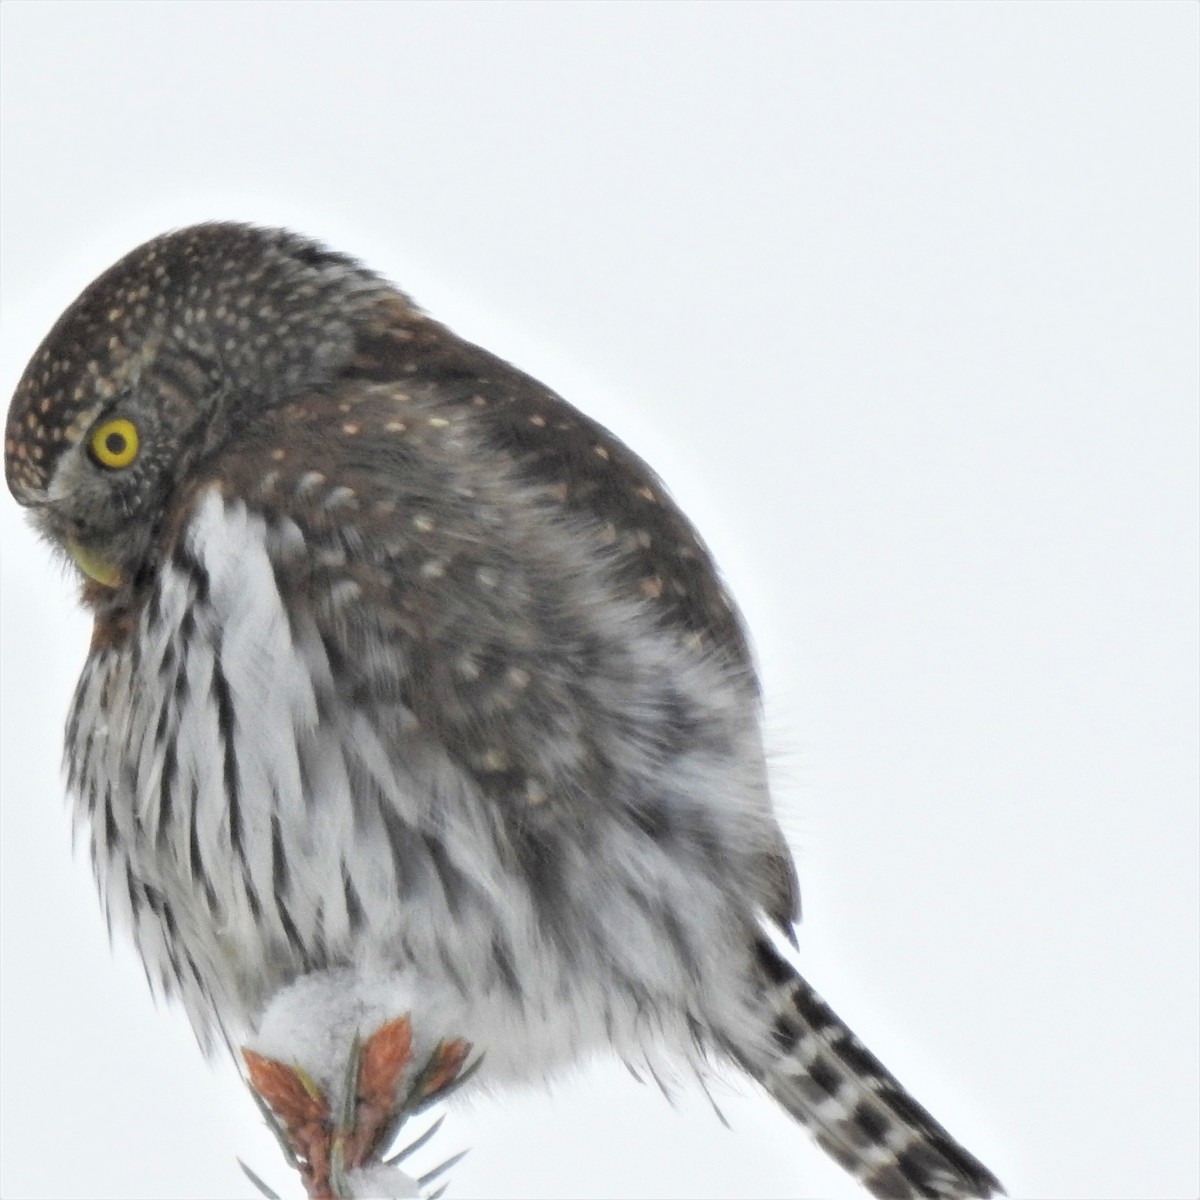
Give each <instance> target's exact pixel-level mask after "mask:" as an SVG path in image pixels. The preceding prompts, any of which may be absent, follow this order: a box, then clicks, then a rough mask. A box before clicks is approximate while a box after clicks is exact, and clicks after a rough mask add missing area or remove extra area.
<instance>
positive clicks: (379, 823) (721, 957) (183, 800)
mask: <svg viewBox="0 0 1200 1200" xmlns="http://www.w3.org/2000/svg"><path fill="white" fill-rule="evenodd" d="M5 466H6V472H7V478H8V485H9V487H10V489H11V490H12V493H13V495H14V496H15V497H16V499H17V500H18V501H19V502H20V503H21V504H22V505H25V506H26V507H28V508H29V510H30V514H31V517H32V520H33V522H34V524H35V525H36V527H37V529H38V530H39V531H40V532H41V533H42V534H44V535H45V536H46V537H47V538H48V539H49V540H50V541H51V542H52V543H54V544H55V545H56V546H58V547H61V548H62V550H64V551H65V552H66V553H67V554H68V555H69V556H70V558H71V559H72V560H73V561H74V562H75V563H76V564H77V565H78V567H79V569H80V571H81V572H82V574H83V576H84V577H85V578H84V581H83V601H84V603H85V604H86V605H87V606H88V607H89V608H90V609H91V610H92V612H93V614H94V617H95V632H94V634H93V638H92V644H91V649H90V652H89V654H88V657H87V661H86V663H85V664H84V668H83V675H82V678H81V679H80V682H79V686H78V690H77V692H76V695H75V699H74V703H73V705H72V708H71V712H70V718H69V721H68V726H67V732H66V754H67V763H68V768H69V787H70V791H71V793H72V796H73V797H74V801H75V803H76V805H77V806H78V810H79V814H80V816H81V818H82V819H83V820H84V821H85V823H86V824H87V826H88V827H89V828H90V832H91V838H92V854H93V859H94V864H95V870H96V874H97V877H98V880H99V885H100V889H101V893H102V895H103V897H104V901H105V905H106V908H107V910H108V913H109V916H110V920H115V921H116V922H117V923H119V924H120V925H122V926H125V927H127V928H128V929H129V930H130V931H131V933H132V935H133V938H134V941H135V942H136V944H137V947H138V950H139V951H140V953H141V956H142V958H143V960H144V962H145V965H146V968H147V972H148V974H149V975H150V977H151V978H152V980H153V981H154V982H155V983H156V984H158V985H160V986H161V987H162V988H163V989H164V990H165V991H167V992H168V993H171V994H174V995H176V996H178V997H179V998H180V999H181V1000H182V1002H183V1004H184V1006H185V1007H186V1009H187V1011H188V1014H189V1016H190V1017H191V1020H192V1022H193V1024H194V1026H195V1028H196V1030H197V1033H198V1035H199V1036H200V1038H201V1040H202V1041H203V1042H204V1043H205V1044H211V1043H212V1042H213V1041H214V1039H218V1040H225V1041H226V1042H230V1043H231V1044H236V1042H237V1040H238V1039H241V1038H244V1037H245V1036H247V1035H248V1034H250V1033H253V1031H254V1029H255V1027H256V1024H257V1022H258V1021H259V1019H260V1018H261V1015H262V1013H263V1010H264V1007H265V1005H266V1004H267V1003H268V1001H269V1000H270V998H271V997H272V996H273V995H274V994H276V993H277V992H278V991H279V990H280V989H281V988H283V987H285V986H287V985H289V984H290V983H292V982H293V981H295V980H296V979H298V978H299V977H301V976H303V975H305V974H307V973H310V972H317V971H322V970H328V969H332V968H355V967H362V966H364V965H374V966H382V967H384V968H386V969H389V970H394V971H402V972H405V974H406V977H407V978H408V979H409V980H410V981H411V987H412V995H413V996H415V997H416V1000H415V1009H414V1012H413V1021H414V1025H419V1024H420V1022H421V1020H422V1015H421V998H422V996H423V995H425V994H428V995H429V996H434V995H444V994H446V993H447V991H451V992H453V994H454V995H456V996H457V997H458V998H459V1002H460V1010H461V1013H462V1020H463V1023H464V1025H465V1028H464V1029H463V1030H462V1031H461V1032H462V1033H463V1034H464V1036H467V1037H469V1038H471V1040H472V1041H475V1042H476V1043H477V1045H479V1047H480V1048H481V1049H483V1050H484V1051H485V1052H486V1053H487V1054H488V1056H489V1066H491V1067H492V1069H493V1070H495V1071H497V1072H499V1073H501V1074H504V1073H505V1072H507V1073H509V1074H519V1073H520V1072H521V1071H522V1070H525V1071H528V1072H531V1073H537V1072H543V1071H545V1070H546V1069H547V1068H548V1067H549V1066H550V1065H553V1063H554V1062H557V1061H566V1060H570V1059H572V1058H574V1057H577V1056H579V1055H580V1054H582V1053H584V1052H585V1051H587V1050H590V1049H591V1048H593V1047H595V1046H598V1045H612V1046H613V1047H615V1049H616V1050H617V1052H618V1053H620V1054H622V1055H625V1056H626V1057H627V1058H630V1059H632V1058H636V1057H638V1056H639V1055H640V1054H641V1053H643V1051H644V1050H646V1049H647V1048H649V1047H650V1046H662V1047H665V1048H666V1049H667V1051H668V1052H672V1053H675V1054H678V1055H680V1056H682V1057H683V1058H684V1059H685V1060H699V1059H701V1058H708V1057H715V1058H717V1059H721V1060H725V1061H728V1062H731V1063H733V1064H736V1066H737V1067H739V1068H741V1069H742V1070H744V1071H745V1072H747V1073H749V1074H750V1075H751V1076H752V1077H753V1078H754V1079H756V1080H758V1081H759V1082H760V1083H761V1084H762V1085H763V1087H765V1088H766V1089H767V1090H768V1091H769V1092H770V1093H771V1095H773V1096H774V1097H775V1098H776V1099H777V1100H778V1101H779V1103H780V1104H782V1105H783V1106H784V1108H786V1109H787V1111H788V1112H790V1113H791V1114H792V1115H793V1116H794V1117H795V1118H796V1119H797V1120H798V1121H799V1122H800V1123H801V1124H802V1125H803V1126H804V1127H805V1128H806V1129H807V1130H808V1131H809V1133H810V1134H811V1135H812V1136H813V1137H814V1138H815V1139H816V1141H817V1142H818V1143H819V1144H820V1145H821V1146H822V1147H823V1148H824V1149H825V1150H826V1151H827V1152H828V1153H829V1154H830V1155H832V1156H833V1157H834V1158H835V1159H836V1160H837V1162H838V1163H840V1164H841V1165H842V1166H843V1167H844V1168H845V1169H846V1170H847V1171H848V1172H850V1174H852V1175H853V1176H854V1177H855V1178H856V1179H857V1180H859V1181H860V1183H861V1184H862V1186H863V1187H864V1188H865V1189H866V1190H867V1191H868V1192H870V1193H871V1194H873V1195H875V1196H886V1197H985V1196H990V1195H993V1194H995V1193H996V1192H997V1191H998V1190H999V1184H998V1182H997V1180H996V1179H995V1177H994V1176H993V1175H992V1174H991V1173H990V1172H989V1171H988V1170H987V1169H986V1168H985V1167H984V1166H983V1165H982V1164H981V1163H980V1162H979V1161H978V1160H977V1159H975V1158H974V1157H973V1156H972V1155H971V1154H969V1153H967V1151H966V1150H964V1149H963V1148H962V1147H961V1146H959V1145H958V1144H957V1143H956V1142H955V1141H954V1139H953V1138H952V1137H951V1136H950V1135H949V1134H948V1133H947V1132H946V1131H945V1130H944V1129H943V1128H942V1127H941V1126H940V1125H939V1124H938V1123H937V1122H936V1121H935V1120H934V1119H933V1118H932V1117H931V1116H930V1115H929V1114H928V1113H927V1112H926V1111H925V1110H924V1109H923V1108H922V1107H921V1106H920V1105H918V1104H917V1103H916V1102H915V1101H913V1100H912V1099H911V1098H910V1097H909V1096H908V1094H907V1093H906V1092H905V1091H904V1089H903V1088H902V1087H901V1086H900V1084H899V1083H897V1082H896V1080H895V1079H894V1078H893V1077H892V1076H891V1075H890V1074H889V1073H888V1072H887V1071H886V1070H885V1069H884V1067H883V1066H882V1065H881V1064H880V1063H879V1061H878V1060H877V1059H876V1058H875V1057H874V1056H873V1055H872V1054H871V1053H870V1052H869V1051H868V1050H867V1049H866V1048H865V1047H864V1046H863V1045H862V1044H861V1043H860V1042H859V1041H858V1040H857V1039H856V1038H855V1036H854V1035H853V1034H852V1033H851V1032H850V1030H849V1029H847V1028H846V1026H845V1025H844V1024H843V1023H842V1022H841V1021H840V1020H839V1018H838V1017H837V1016H836V1015H835V1014H834V1013H833V1012H831V1011H830V1009H829V1008H828V1007H827V1006H826V1005H825V1004H824V1003H823V1002H822V1001H821V1000H820V998H819V997H818V996H817V995H816V993H815V992H814V991H813V990H812V988H810V987H809V985H808V984H807V983H806V982H805V981H804V979H802V978H801V977H800V976H799V975H798V974H796V972H795V971H794V969H793V968H792V967H791V966H790V965H789V964H788V962H787V961H785V959H784V958H783V957H782V956H781V955H780V954H779V953H777V951H776V950H775V949H774V948H773V947H772V942H771V940H770V938H769V937H768V936H766V934H765V933H764V929H766V928H769V927H770V926H771V925H774V926H775V927H777V929H778V930H779V931H781V932H782V933H783V934H784V935H785V936H788V937H790V936H791V931H792V922H793V921H794V920H796V918H797V916H798V900H797V888H796V879H795V873H794V869H793V866H792V861H791V858H790V856H789V853H788V850H787V847H786V845H785V844H784V840H783V837H782V836H781V833H780V830H779V827H778V825H777V824H776V821H775V818H774V816H773V815H772V808H771V800H770V796H769V793H768V786H767V773H766V769H765V766H764V759H763V748H762V739H761V734H760V697H759V686H758V682H757V679H756V675H755V669H754V665H753V663H752V661H751V657H750V652H749V650H748V646H747V640H746V636H745V633H744V631H743V628H742V625H741V621H740V619H739V616H738V613H737V610H736V609H735V608H734V605H733V602H732V600H731V599H730V597H729V596H728V594H727V593H726V591H725V589H724V587H723V585H722V583H721V581H720V578H719V576H718V574H717V572H716V569H715V568H714V566H713V563H712V560H711V559H710V557H709V555H708V552H707V551H706V549H705V547H704V545H703V543H702V542H701V541H700V539H699V537H698V536H697V534H696V531H695V530H694V529H693V528H692V526H691V525H690V524H689V522H688V521H687V519H686V518H685V517H684V516H683V514H682V513H681V512H680V511H679V510H678V509H677V508H676V507H675V505H674V504H673V503H672V501H671V499H670V497H669V496H668V495H667V493H666V491H665V489H664V487H663V485H662V483H661V482H660V481H659V480H658V478H657V477H656V476H655V475H654V473H653V472H652V471H651V470H650V469H649V467H647V466H646V464H645V463H643V462H642V461H641V460H640V459H639V458H638V457H637V456H636V455H634V454H633V453H632V452H631V451H630V450H628V449H627V448H626V447H625V446H624V445H622V444H621V443H620V442H619V441H617V440H616V438H614V437H613V436H612V435H611V434H610V433H608V432H607V431H606V430H605V429H603V428H602V427H600V426H599V425H597V424H596V423H595V422H594V421H591V420H589V419H588V418H587V417H586V416H584V415H583V414H581V413H580V412H578V411H577V410H576V409H574V408H572V407H571V406H570V405H569V404H567V403H566V402H565V401H563V400H562V399H561V398H559V397H558V396H556V395H555V394H554V393H553V392H552V391H550V390H549V389H547V388H545V387H543V386H542V385H541V384H539V383H537V382H536V381H535V380H533V379H530V378H529V377H528V376H526V375H523V374H522V373H521V372H520V371H517V370H515V369H514V368H513V367H511V366H509V365H508V364H506V363H504V362H501V361H500V360H499V359H497V358H495V357H493V356H492V355H491V354H488V353H487V352H486V351H484V350H481V349H479V348H478V347H476V346H473V345H471V344H470V343H468V342H465V341H463V340H462V339H460V338H458V337H456V336H455V335H454V334H453V333H451V332H450V331H449V330H448V329H446V328H445V327H443V326H441V325H439V324H438V323H437V322H436V321H433V320H431V319H430V318H429V317H427V316H426V315H425V314H424V313H423V312H421V311H420V310H419V309H418V308H416V307H415V306H414V305H413V303H412V302H411V301H410V300H409V299H408V298H407V297H406V296H405V295H404V294H403V293H402V292H400V291H398V290H396V288H394V287H392V286H391V285H390V284H389V283H387V282H386V281H385V280H383V279H381V278H380V277H379V276H378V275H376V274H374V273H373V272H371V271H369V270H367V269H366V268H364V267H363V266H361V265H360V264H358V263H357V262H355V261H354V260H353V259H350V258H348V257H346V256H344V255H342V254H338V253H333V252H331V251H329V250H326V249H325V248H323V247H322V246H320V245H318V244H315V243H313V242H311V241H308V240H305V239H304V238H301V237H298V236H296V235H294V234H291V233H288V232H284V231H280V230H272V229H259V228H253V227H250V226H245V225H237V224H210V225H201V226H197V227H195V228H191V229H185V230H182V231H180V232H176V233H170V234H167V235H165V236H163V237H160V238H157V239H155V240H154V241H151V242H148V243H147V244H146V245H144V246H142V247H140V248H139V249H137V250H135V251H133V252H132V253H131V254H130V255H128V256H127V257H126V258H124V259H123V260H121V261H120V262H119V263H117V264H116V265H115V266H114V267H112V268H111V269H110V270H108V271H107V272H106V273H105V274H103V275H102V276H101V277H100V278H99V279H98V280H96V282H95V283H93V284H92V285H91V286H90V287H89V288H88V289H87V290H86V291H85V292H84V293H83V295H82V296H81V297H80V298H79V299H78V300H76V301H75V303H74V304H73V305H72V306H71V307H70V308H69V309H68V310H67V312H66V313H65V314H64V315H63V316H62V317H61V318H60V320H59V321H58V323H57V324H56V325H55V326H54V328H53V329H52V330H51V332H50V334H49V336H48V337H47V338H46V340H45V342H44V343H43V345H42V346H41V348H40V349H39V350H38V352H37V353H36V355H35V356H34V358H33V360H32V362H31V363H30V365H29V367H28V368H27V370H26V372H25V375H24V377H23V378H22V380H21V382H20V385H19V387H18V389H17V393H16V396H15V398H14V400H13V402H12V407H11V410H10V412H9V416H8V425H7V431H6V442H5ZM430 1003H431V1004H432V1001H430ZM489 1031H492V1032H491V1033H489ZM489 1039H491V1040H489Z"/></svg>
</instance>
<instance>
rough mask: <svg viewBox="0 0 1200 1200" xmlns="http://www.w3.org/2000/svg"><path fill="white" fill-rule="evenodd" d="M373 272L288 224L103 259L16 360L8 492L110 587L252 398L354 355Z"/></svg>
mask: <svg viewBox="0 0 1200 1200" xmlns="http://www.w3.org/2000/svg"><path fill="white" fill-rule="evenodd" d="M387 294H391V295H395V293H393V292H391V290H390V289H389V288H388V287H387V285H386V284H385V283H384V282H383V281H381V280H380V279H379V277H378V276H376V275H374V274H373V273H371V272H369V271H367V270H366V269H365V268H363V267H361V266H360V265H359V264H358V263H356V262H355V261H354V260H352V259H350V258H347V257H345V256H344V255H340V254H336V253H333V252H331V251H328V250H326V249H325V248H324V247H322V246H320V245H317V244H316V243H313V242H311V241H307V240H305V239H303V238H300V237H298V236H296V235H295V234H292V233H289V232H287V231H284V230H278V229H259V228H255V227H253V226H248V225H237V224H207V225H198V226H194V227H192V228H189V229H183V230H179V231H177V232H174V233H168V234H165V235H164V236H162V237H159V238H155V239H154V240H153V241H150V242H147V243H146V244H145V245H143V246H140V247H139V248H138V249H136V250H134V251H133V252H132V253H130V254H128V255H127V256H126V257H125V258H123V259H121V260H120V262H118V263H117V264H116V265H115V266H113V267H111V268H109V270H107V271H106V272H105V273H104V274H103V275H101V276H100V277H99V278H98V279H97V280H96V281H95V282H94V283H92V284H91V285H90V286H89V287H88V288H87V289H86V290H85V291H84V292H83V294H82V295H81V296H80V297H79V298H78V299H77V300H76V301H75V302H74V303H73V304H72V305H71V306H70V308H68V309H67V311H66V312H65V313H64V314H63V315H62V317H61V318H60V319H59V320H58V322H57V323H56V324H55V326H54V328H53V329H52V330H51V331H50V333H49V335H48V336H47V337H46V339H45V341H44V342H43V343H42V345H41V346H40V347H39V349H38V351H37V353H36V354H35V355H34V356H33V359H32V360H31V362H30V363H29V366H28V367H27V368H26V370H25V373H24V375H23V376H22V378H21V381H20V383H19V384H18V386H17V390H16V394H15V395H14V397H13V401H12V405H11V407H10V408H9V413H8V422H7V427H6V430H5V446H4V462H5V474H6V477H7V480H8V486H9V490H10V491H11V492H12V494H13V495H14V496H15V497H16V499H17V501H18V502H19V503H21V504H23V505H25V506H27V507H29V508H30V510H31V512H32V518H33V521H34V524H35V525H36V526H37V527H38V529H39V530H40V532H42V533H43V534H44V535H46V536H47V537H48V538H49V539H50V541H51V542H52V543H54V544H56V545H58V546H60V547H62V548H63V549H65V550H66V551H67V552H68V553H69V554H70V555H71V557H72V558H73V559H74V560H75V562H76V563H77V564H78V565H79V566H80V567H81V569H82V570H83V571H84V572H85V573H86V574H88V575H90V576H92V578H94V579H96V580H97V581H99V582H101V583H104V584H109V585H111V584H112V583H113V582H114V580H115V579H116V578H117V577H119V576H120V575H122V574H123V573H124V572H125V571H126V570H127V569H129V568H131V567H133V566H135V565H136V564H139V563H142V562H144V561H145V557H146V551H147V548H148V547H149V545H150V543H151V542H152V540H153V538H154V536H155V533H156V531H157V530H156V522H157V521H158V520H159V519H161V516H162V514H163V513H164V512H165V511H166V509H167V500H168V497H169V496H170V494H171V493H172V491H173V490H174V489H176V488H178V487H179V486H180V485H181V484H182V483H184V482H185V481H186V479H187V478H188V477H189V475H190V473H191V472H192V471H193V470H194V469H195V467H196V465H197V464H198V463H200V462H201V461H203V460H204V459H205V458H206V457H207V456H208V455H210V454H212V453H213V452H214V451H216V450H217V449H219V448H220V447H221V446H222V445H223V444H225V443H226V441H227V440H228V438H229V437H230V436H231V435H232V434H234V433H236V432H238V431H240V430H241V429H243V428H244V427H245V426H246V424H247V423H249V422H251V421H253V419H254V417H255V415H256V414H257V413H258V412H260V411H261V410H262V408H263V407H264V406H269V405H273V404H277V403H280V402H282V401H285V400H287V399H289V398H290V397H293V396H295V395H296V394H298V393H301V392H305V391H311V390H313V389H318V388H320V387H321V386H322V385H324V384H326V383H327V382H329V381H330V380H332V379H334V378H335V377H336V376H337V374H338V373H339V371H341V370H342V369H343V368H344V367H345V365H346V364H347V362H348V361H349V360H350V359H351V357H352V356H353V354H354V348H355V342H356V327H357V323H358V321H359V320H360V318H361V315H362V314H363V313H364V312H365V311H366V310H368V309H369V308H370V307H371V306H372V305H373V304H374V303H377V302H378V300H379V298H380V297H381V295H387Z"/></svg>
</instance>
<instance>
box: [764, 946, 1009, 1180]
mask: <svg viewBox="0 0 1200 1200" xmlns="http://www.w3.org/2000/svg"><path fill="white" fill-rule="evenodd" d="M758 959H759V964H760V967H761V971H762V982H763V984H764V991H765V995H764V999H765V1000H766V1001H767V1002H768V1003H769V1004H770V1006H771V1020H772V1033H773V1038H774V1053H773V1056H772V1057H771V1058H770V1060H769V1061H768V1063H767V1065H766V1066H765V1068H764V1067H755V1066H752V1065H751V1064H749V1063H747V1064H744V1065H746V1066H747V1067H749V1069H750V1071H751V1074H753V1075H754V1076H755V1077H756V1078H757V1079H758V1080H759V1082H760V1083H762V1084H763V1086H764V1087H765V1088H766V1089H767V1091H769V1092H770V1093H771V1095H772V1096H774V1097H775V1099H776V1100H778V1101H779V1103H780V1104H782V1105H783V1107H784V1108H786V1109H787V1111H788V1112H789V1113H791V1114H792V1116H794V1117H795V1118H796V1119H797V1120H798V1121H800V1123H801V1124H802V1125H804V1127H805V1128H806V1129H807V1130H808V1131H809V1133H810V1134H811V1135H812V1136H813V1138H814V1139H815V1140H816V1141H817V1143H818V1145H820V1146H821V1148H822V1149H823V1150H825V1152H826V1153H827V1154H829V1155H830V1156H831V1157H832V1158H833V1159H834V1160H835V1161H836V1162H837V1163H839V1164H840V1165H841V1166H842V1167H843V1168H844V1169H845V1170H846V1171H847V1172H849V1173H850V1174H851V1175H852V1176H853V1177H854V1178H855V1179H857V1180H858V1181H859V1183H861V1184H862V1186H863V1187H864V1188H865V1189H866V1190H867V1191H868V1192H869V1193H870V1194H871V1195H872V1196H879V1197H883V1198H887V1200H916V1198H918V1197H933V1198H941V1200H970V1198H986V1197H988V1196H995V1195H1003V1194H1004V1189H1003V1188H1002V1187H1001V1186H1000V1182H999V1180H998V1179H997V1178H996V1177H995V1176H994V1175H993V1174H992V1173H991V1171H989V1170H988V1169H987V1168H986V1167H985V1166H984V1165H983V1163H981V1162H980V1161H979V1160H978V1159H977V1158H976V1157H975V1156H974V1155H972V1154H969V1153H968V1152H967V1151H966V1150H964V1149H963V1147H962V1146H960V1145H959V1144H958V1143H957V1142H956V1141H955V1140H954V1139H953V1138H952V1137H951V1136H950V1135H949V1134H948V1133H947V1132H946V1131H945V1129H943V1128H942V1127H941V1125H939V1124H938V1123H937V1121H935V1120H934V1119H933V1117H931V1116H930V1115H929V1113H928V1112H926V1110H925V1109H924V1108H922V1107H921V1105H919V1104H918V1103H917V1102H916V1101H915V1100H914V1099H913V1098H912V1097H911V1096H910V1095H909V1094H908V1093H907V1092H906V1091H905V1090H904V1088H903V1087H902V1086H901V1085H900V1083H899V1082H897V1080H896V1079H895V1078H894V1077H893V1076H892V1074H891V1073H890V1072H889V1071H888V1070H887V1068H886V1067H884V1065H883V1064H882V1063H881V1062H880V1061H879V1060H878V1059H877V1058H876V1057H875V1055H873V1054H872V1053H871V1052H870V1051H869V1050H868V1049H867V1048H866V1047H865V1046H864V1045H863V1044H862V1042H860V1041H859V1040H858V1038H856V1037H855V1036H854V1034H853V1033H851V1032H850V1030H849V1029H848V1028H847V1027H846V1025H845V1024H844V1023H843V1022H842V1020H841V1019H840V1018H839V1017H838V1016H837V1014H836V1013H835V1012H834V1011H833V1010H832V1009H831V1008H830V1007H829V1005H827V1004H826V1003H825V1001H824V1000H822V999H821V997H820V996H818V995H817V993H816V992H814V991H813V989H812V988H811V987H809V985H808V984H807V983H806V982H805V981H804V979H803V978H801V976H800V975H798V974H797V973H796V971H795V970H794V968H793V967H792V966H791V965H790V964H789V963H788V962H786V961H785V960H784V959H783V958H782V957H780V956H779V955H778V954H777V953H776V952H775V950H774V949H773V948H772V947H771V946H770V945H769V944H768V943H766V942H762V943H760V945H759V947H758Z"/></svg>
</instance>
